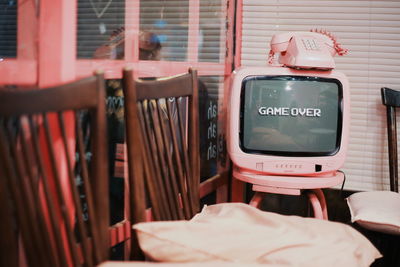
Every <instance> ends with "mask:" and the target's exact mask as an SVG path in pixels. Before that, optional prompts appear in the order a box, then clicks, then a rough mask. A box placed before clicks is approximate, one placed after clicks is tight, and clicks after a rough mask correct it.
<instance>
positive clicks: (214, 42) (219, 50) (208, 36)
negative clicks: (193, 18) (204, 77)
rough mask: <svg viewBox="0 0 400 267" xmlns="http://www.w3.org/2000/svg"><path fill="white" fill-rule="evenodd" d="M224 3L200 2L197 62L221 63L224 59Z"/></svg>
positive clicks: (203, 0)
mask: <svg viewBox="0 0 400 267" xmlns="http://www.w3.org/2000/svg"><path fill="white" fill-rule="evenodd" d="M225 24H226V1H224V0H201V1H200V41H199V62H223V61H224V59H225V47H226V44H225V40H226V38H225V35H226V31H225Z"/></svg>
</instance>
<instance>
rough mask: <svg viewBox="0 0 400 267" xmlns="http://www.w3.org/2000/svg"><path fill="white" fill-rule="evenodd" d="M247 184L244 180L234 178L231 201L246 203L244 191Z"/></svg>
mask: <svg viewBox="0 0 400 267" xmlns="http://www.w3.org/2000/svg"><path fill="white" fill-rule="evenodd" d="M245 184H246V183H244V182H242V181H240V180H238V179H236V178H234V177H233V178H232V182H231V186H232V187H231V201H232V202H241V203H244V202H245V201H244V191H245Z"/></svg>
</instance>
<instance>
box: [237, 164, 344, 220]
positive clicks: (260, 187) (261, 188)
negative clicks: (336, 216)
mask: <svg viewBox="0 0 400 267" xmlns="http://www.w3.org/2000/svg"><path fill="white" fill-rule="evenodd" d="M233 177H234V178H235V179H237V180H240V181H242V182H246V183H250V184H252V185H253V186H252V189H253V191H255V192H256V193H255V194H254V196H253V198H252V199H251V201H250V205H252V206H254V207H258V206H259V205H260V203H261V200H262V199H263V194H264V193H274V194H285V195H301V194H302V193H305V194H306V195H307V197H308V200H309V201H310V203H311V206H312V207H313V211H314V217H315V218H317V219H324V220H328V211H327V207H326V201H325V196H324V193H323V192H322V190H321V189H322V188H328V187H332V186H335V185H338V184H341V183H343V179H344V175H343V173H341V172H335V173H333V174H329V175H321V176H307V177H306V176H273V175H262V174H255V173H251V172H246V171H243V170H241V169H240V168H238V167H236V166H234V167H233ZM240 186H242V185H241V183H238V182H237V181H233V183H232V192H233V193H234V196H233V201H243V197H240V194H242V195H243V189H240V188H239V187H240Z"/></svg>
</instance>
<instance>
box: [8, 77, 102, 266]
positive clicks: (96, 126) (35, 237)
mask: <svg viewBox="0 0 400 267" xmlns="http://www.w3.org/2000/svg"><path fill="white" fill-rule="evenodd" d="M104 95H105V90H104V78H103V75H102V74H97V75H96V76H93V77H89V78H86V79H82V80H79V81H76V82H73V83H69V84H66V85H62V86H57V87H52V88H47V89H39V88H35V89H34V90H29V91H27V90H26V89H25V90H22V89H21V90H12V91H10V90H8V89H0V173H1V175H0V187H2V189H4V188H7V190H2V191H6V192H7V193H8V196H7V197H8V199H9V200H10V201H11V202H12V204H11V208H13V209H14V210H15V211H14V213H15V214H16V222H17V224H18V225H17V227H18V229H19V232H20V235H21V239H22V243H23V248H24V253H25V255H26V259H27V262H28V264H29V266H94V265H96V264H97V263H99V262H102V261H104V260H106V259H107V257H108V256H107V254H108V226H109V215H108V213H109V207H108V178H107V175H108V170H107V164H108V163H107V151H106V150H107V145H106V117H105V96H104ZM2 205H3V204H2ZM2 237H3V236H2Z"/></svg>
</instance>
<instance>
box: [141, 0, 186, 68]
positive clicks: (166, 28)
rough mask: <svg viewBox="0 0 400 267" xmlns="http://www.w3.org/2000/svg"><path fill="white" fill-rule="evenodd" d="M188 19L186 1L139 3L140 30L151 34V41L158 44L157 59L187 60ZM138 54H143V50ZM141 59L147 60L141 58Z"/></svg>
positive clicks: (155, 0)
mask: <svg viewBox="0 0 400 267" xmlns="http://www.w3.org/2000/svg"><path fill="white" fill-rule="evenodd" d="M188 19H189V1H188V0H176V1H165V0H146V1H143V0H142V1H140V30H141V32H146V33H147V34H153V39H155V40H156V42H157V41H158V42H159V43H160V49H159V52H160V53H159V55H158V57H157V59H161V60H169V61H186V60H187V47H188ZM142 47H143V46H142ZM161 47H162V48H161ZM140 53H143V48H141V51H140ZM143 59H147V58H144V57H143ZM148 59H149V60H154V59H152V58H148Z"/></svg>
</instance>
